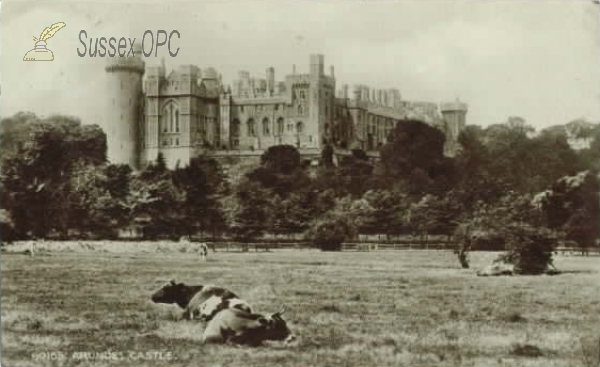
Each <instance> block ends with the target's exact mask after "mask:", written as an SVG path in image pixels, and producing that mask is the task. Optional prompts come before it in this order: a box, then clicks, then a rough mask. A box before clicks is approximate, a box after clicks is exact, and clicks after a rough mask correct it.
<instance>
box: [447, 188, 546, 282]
mask: <svg viewBox="0 0 600 367" xmlns="http://www.w3.org/2000/svg"><path fill="white" fill-rule="evenodd" d="M535 213H536V208H535V206H534V205H533V203H532V198H531V196H530V195H519V194H517V193H509V194H507V195H506V196H504V197H503V198H502V199H501V200H499V201H498V202H495V203H492V204H481V205H480V206H479V207H478V208H477V210H476V211H475V213H474V215H473V217H471V218H465V219H464V220H463V222H462V223H461V224H460V225H459V227H458V229H457V235H458V234H459V233H458V232H461V231H462V236H456V237H457V240H459V241H461V243H460V246H459V252H458V253H459V261H460V262H461V265H463V267H464V266H465V261H464V260H465V258H466V252H467V251H469V250H470V249H473V247H474V246H473V242H474V241H475V240H477V239H478V237H479V236H481V234H482V233H486V232H487V233H495V234H497V235H499V238H500V239H501V241H502V243H503V245H504V248H505V250H506V252H505V253H504V254H503V255H502V256H501V257H500V258H499V260H501V261H504V262H508V263H511V264H513V265H514V266H515V272H516V273H517V274H541V273H543V272H545V271H547V270H549V268H551V267H552V266H553V265H552V246H553V244H554V242H555V240H556V239H555V238H554V237H553V236H552V234H551V233H550V232H549V231H548V230H547V229H545V228H543V227H542V226H541V225H540V223H539V221H538V218H537V216H536V215H535ZM466 265H468V261H467V262H466Z"/></svg>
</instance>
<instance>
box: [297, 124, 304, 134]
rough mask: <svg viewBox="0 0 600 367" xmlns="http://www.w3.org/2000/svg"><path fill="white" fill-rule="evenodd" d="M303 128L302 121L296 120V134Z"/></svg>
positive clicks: (300, 132)
mask: <svg viewBox="0 0 600 367" xmlns="http://www.w3.org/2000/svg"><path fill="white" fill-rule="evenodd" d="M303 130H304V124H303V123H302V122H298V123H297V124H296V131H297V132H298V134H302V132H303Z"/></svg>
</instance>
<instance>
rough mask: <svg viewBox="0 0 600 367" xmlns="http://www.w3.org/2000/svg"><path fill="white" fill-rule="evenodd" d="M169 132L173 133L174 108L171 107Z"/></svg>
mask: <svg viewBox="0 0 600 367" xmlns="http://www.w3.org/2000/svg"><path fill="white" fill-rule="evenodd" d="M169 131H173V106H169Z"/></svg>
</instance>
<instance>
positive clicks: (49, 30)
mask: <svg viewBox="0 0 600 367" xmlns="http://www.w3.org/2000/svg"><path fill="white" fill-rule="evenodd" d="M65 25H66V24H65V23H63V22H58V23H54V24H52V25H51V26H50V27H46V29H44V31H43V32H42V34H41V35H40V38H39V39H38V38H36V37H33V40H34V41H36V42H35V48H34V49H33V50H31V51H29V52H27V53H26V54H25V56H24V57H23V61H52V60H54V54H53V53H52V51H50V50H48V49H47V48H46V41H47V40H48V39H49V38H51V37H52V36H54V34H55V33H56V32H58V31H59V30H60V29H61V28H63V27H64V26H65Z"/></svg>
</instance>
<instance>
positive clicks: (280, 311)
mask: <svg viewBox="0 0 600 367" xmlns="http://www.w3.org/2000/svg"><path fill="white" fill-rule="evenodd" d="M284 312H285V307H284V306H281V309H280V310H279V311H278V312H276V313H275V315H279V316H281V315H283V313H284Z"/></svg>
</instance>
